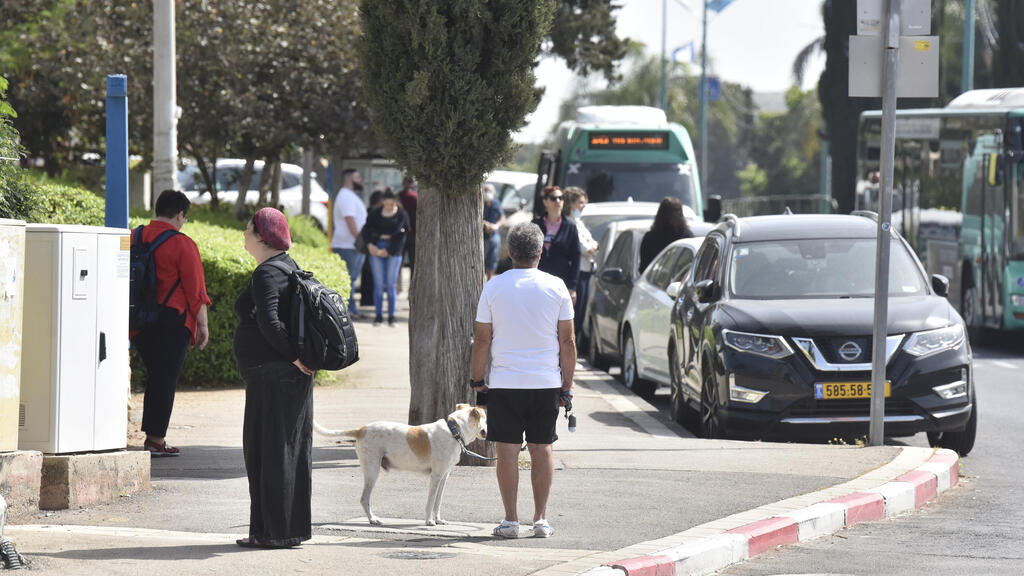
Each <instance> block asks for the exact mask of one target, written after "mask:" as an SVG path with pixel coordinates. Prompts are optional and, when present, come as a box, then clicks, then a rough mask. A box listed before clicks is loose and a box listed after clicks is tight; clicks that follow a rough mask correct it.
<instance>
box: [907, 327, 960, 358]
mask: <svg viewBox="0 0 1024 576" xmlns="http://www.w3.org/2000/svg"><path fill="white" fill-rule="evenodd" d="M963 343H964V327H963V325H962V324H954V325H952V326H946V327H945V328H939V329H938V330H928V331H927V332H915V333H914V334H911V335H910V338H907V343H906V344H905V345H904V347H903V349H904V350H906V351H907V353H908V354H913V355H914V356H930V355H932V354H935V353H937V352H943V351H945V350H956V349H957V348H959V347H960V345H961V344H963Z"/></svg>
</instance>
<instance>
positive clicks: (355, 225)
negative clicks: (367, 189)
mask: <svg viewBox="0 0 1024 576" xmlns="http://www.w3.org/2000/svg"><path fill="white" fill-rule="evenodd" d="M341 181H342V185H341V190H339V191H338V194H337V195H336V196H335V197H334V214H333V218H334V235H333V236H332V237H331V249H332V250H334V253H335V254H337V255H338V256H340V257H341V259H342V260H344V261H345V267H346V268H348V276H349V279H350V280H351V286H355V285H356V280H358V279H359V274H360V272H361V271H362V269H363V260H364V259H365V258H366V255H365V254H363V253H361V252H359V251H358V250H356V237H357V236H359V232H360V231H362V229H363V226H364V225H365V224H366V214H367V213H366V206H365V205H364V204H363V199H362V197H361V196H360V195H359V194H357V192H358V193H360V194H361V193H362V191H363V177H362V176H361V175H360V174H359V171H358V170H354V169H352V168H348V169H346V170H344V171H342V173H341ZM348 312H349V316H351V317H352V319H357V318H359V307H358V306H356V297H355V291H350V292H349V297H348Z"/></svg>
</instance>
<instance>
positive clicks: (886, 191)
mask: <svg viewBox="0 0 1024 576" xmlns="http://www.w3.org/2000/svg"><path fill="white" fill-rule="evenodd" d="M900 2H901V0H887V1H886V2H885V5H886V8H887V12H886V14H887V16H886V19H885V24H884V29H883V30H882V34H883V35H884V39H885V43H884V45H883V47H884V48H885V52H884V58H885V62H884V67H883V69H882V87H883V90H884V92H882V150H881V152H882V158H881V168H882V174H881V187H880V189H879V190H880V194H879V211H878V236H877V238H878V242H877V247H876V250H877V252H876V258H875V324H874V330H873V331H872V336H871V345H872V346H871V425H870V426H869V429H868V441H869V443H870V445H871V446H881V445H882V443H883V441H884V439H885V430H884V429H885V388H886V386H885V382H886V373H885V372H886V370H885V369H886V364H887V363H888V362H887V360H888V354H887V350H886V349H887V345H886V344H887V342H886V340H887V336H888V329H887V327H888V323H889V246H890V241H891V239H892V223H891V222H890V220H892V181H893V165H894V163H895V151H896V150H895V149H896V78H897V68H898V64H899V53H900Z"/></svg>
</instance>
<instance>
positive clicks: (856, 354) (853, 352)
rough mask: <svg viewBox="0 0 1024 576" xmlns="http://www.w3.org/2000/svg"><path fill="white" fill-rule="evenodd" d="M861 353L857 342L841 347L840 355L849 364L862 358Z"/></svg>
mask: <svg viewBox="0 0 1024 576" xmlns="http://www.w3.org/2000/svg"><path fill="white" fill-rule="evenodd" d="M860 352H861V350H860V346H857V343H856V342H847V343H845V344H843V345H842V346H840V347H839V355H840V356H842V357H843V360H846V361H848V362H849V361H853V360H856V359H857V358H860Z"/></svg>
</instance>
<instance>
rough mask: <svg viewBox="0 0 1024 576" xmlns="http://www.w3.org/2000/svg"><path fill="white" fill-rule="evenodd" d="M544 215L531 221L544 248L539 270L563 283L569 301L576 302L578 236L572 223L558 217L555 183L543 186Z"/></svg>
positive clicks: (560, 203)
mask: <svg viewBox="0 0 1024 576" xmlns="http://www.w3.org/2000/svg"><path fill="white" fill-rule="evenodd" d="M543 197H544V215H543V216H538V217H537V218H534V219H533V223H534V224H536V225H537V226H538V227H540V229H541V232H543V233H544V251H543V253H542V254H541V257H540V270H541V271H542V272H547V273H548V274H551V275H552V276H557V277H559V278H561V279H562V281H563V282H565V287H566V288H568V289H569V296H570V297H571V298H572V302H573V304H574V305H575V303H576V286H577V283H578V282H579V276H580V235H579V233H578V232H577V231H576V224H574V223H573V222H572V221H571V220H569V219H568V218H563V217H562V206H563V203H564V202H565V198H564V196H563V195H562V189H561V188H559V187H558V186H547V187H545V188H544V193H543Z"/></svg>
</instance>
